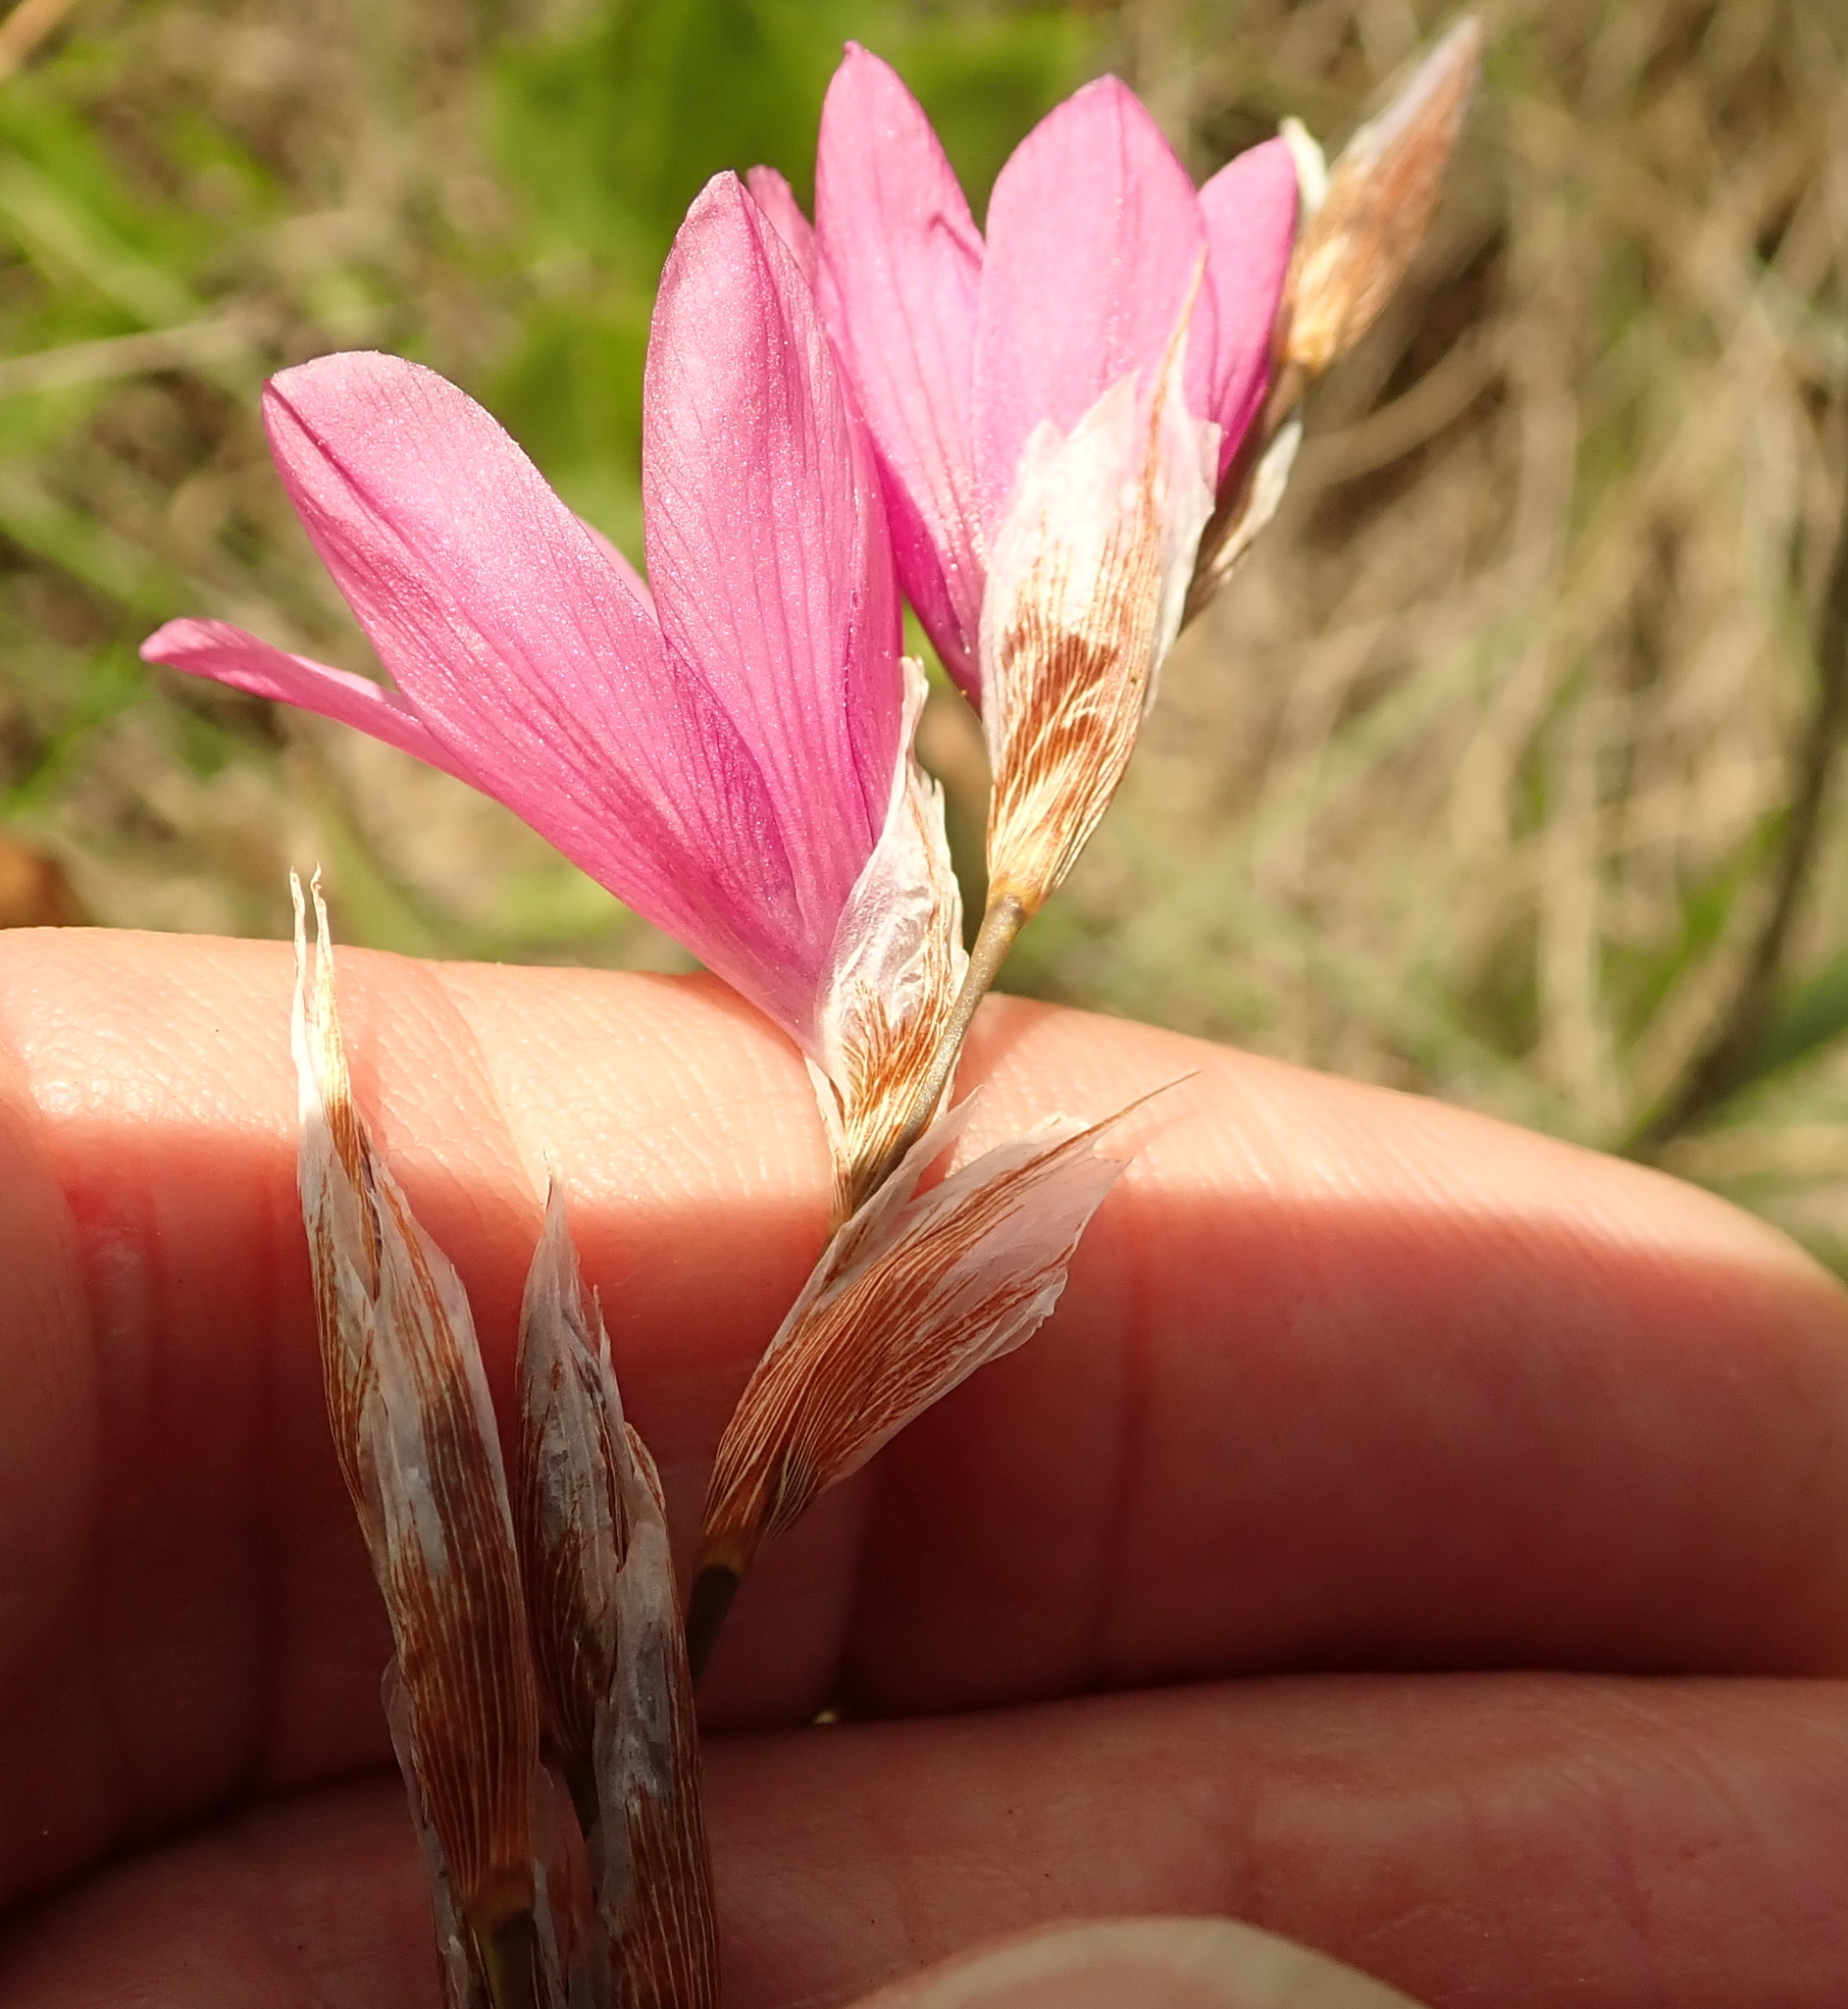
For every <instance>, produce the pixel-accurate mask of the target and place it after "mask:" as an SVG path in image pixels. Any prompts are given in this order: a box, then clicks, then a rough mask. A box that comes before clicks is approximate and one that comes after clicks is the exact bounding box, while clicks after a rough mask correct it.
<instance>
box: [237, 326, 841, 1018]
mask: <svg viewBox="0 0 1848 2009" xmlns="http://www.w3.org/2000/svg"><path fill="white" fill-rule="evenodd" d="M265 416H266V419H267V422H268V425H269V430H270V442H271V447H272V450H273V451H274V453H275V455H276V461H277V466H278V468H279V470H280V471H281V473H282V480H283V482H284V484H285V485H286V487H287V489H288V491H289V494H290V497H291V499H292V500H293V502H294V504H295V507H296V510H297V512H298V513H299V514H300V516H301V519H302V522H303V524H304V525H305V526H306V528H307V531H308V534H309V536H310V537H311V538H312V539H313V540H314V542H315V545H316V548H317V549H318V550H319V551H320V553H321V556H322V558H323V560H324V561H325V562H326V564H327V566H328V569H329V570H330V571H331V572H332V573H333V574H334V580H335V582H336V583H337V584H338V586H339V588H340V591H341V592H343V593H344V594H345V595H346V598H347V600H348V602H349V604H350V605H351V606H352V608H353V611H354V613H355V614H357V615H358V617H359V620H360V623H361V625H362V626H363V627H364V628H365V630H366V632H367V634H368V635H369V636H370V637H371V639H372V643H373V645H374V647H375V648H377V650H378V651H379V656H380V659H381V661H382V662H384V664H385V668H386V670H387V671H388V672H389V673H390V675H391V678H392V680H393V682H394V683H395V684H396V685H397V688H398V691H399V693H400V694H401V699H402V702H403V704H404V705H405V706H407V707H409V708H410V709H411V710H413V711H415V713H416V714H417V716H418V718H419V719H420V720H421V721H422V723H423V725H424V727H425V729H426V730H427V731H428V733H429V735H430V737H431V739H432V740H433V741H434V742H435V743H436V747H438V748H439V749H440V752H441V764H442V765H443V766H446V767H447V768H449V770H450V771H451V772H452V773H456V774H460V775H463V776H464V777H466V778H467V779H468V780H470V781H472V782H473V783H474V784H475V786H476V787H478V788H480V789H482V790H484V791H485V792H486V793H488V794H489V795H493V796H497V797H498V798H500V799H501V800H502V801H504V802H505V803H507V804H508V806H509V807H510V808H512V809H514V810H515V811H516V812H517V813H518V814H519V815H521V816H523V817H525V818H526V820H527V821H528V822H529V823H531V824H532V825H533V827H534V828H535V829H536V830H538V831H539V833H540V834H541V835H542V836H544V837H546V838H548V839H549V840H550V841H551V842H552V843H553V844H555V845H556V846H557V847H558V849H559V850H562V851H563V852H564V853H565V854H566V856H568V857H570V858H572V859H574V860H575V861H576V862H577V863H578V864H580V865H582V866H583V867H584V868H585V870H586V871H588V872H590V874H591V875H592V876H593V877H595V878H597V879H599V880H601V881H602V882H603V883H604V884H605V885H606V886H608V887H609V888H610V890H611V891H612V892H614V893H615V894H616V895H617V896H618V897H619V898H620V899H622V900H624V901H628V902H629V903H630V904H631V905H633V906H634V907H636V908H637V909H638V910H639V911H640V912H642V913H643V914H645V915H647V916H648V918H649V919H651V920H653V921H655V922H657V923H658V924H659V925H660V926H662V927H664V928H666V929H668V930H669V931H670V932H671V933H673V934H675V935H677V936H678V937H679V938H680V940H681V941H682V942H684V943H685V944H686V945H687V946H688V948H690V949H691V950H693V953H695V954H697V955H699V956H700V957H701V958H702V959H703V960H705V961H706V962H707V963H709V964H710V965H711V966H712V968H714V969H715V970H717V971H718V972H719V974H720V975H722V976H724V977H725V978H726V979H727V981H728V982H730V983H732V984H734V985H735V986H736V987H737V988H738V989H739V990H741V991H742V992H744V995H745V996H746V997H749V998H750V999H752V1000H753V1001H754V1002H755V1003H757V1004H759V1005H761V1006H762V1008H763V1009H764V1010H766V1011H767V1012H769V1013H770V1014H771V1015H772V1016H773V1017H775V1018H777V1019H779V1020H780V1021H781V1022H782V1023H783V1024H785V1025H786V1026H788V1027H789V1028H790V1029H791V1030H792V1031H793V1032H796V1033H797V1034H798V1036H803V1035H805V1033H806V1029H807V1026H808V1024H809V1021H810V1019H811V1018H812V1011H813V997H814V988H815V985H816V983H817V982H818V980H819V973H820V972H821V970H822V969H823V968H824V967H825V966H826V959H827V954H828V950H829V947H830V937H829V935H828V934H827V933H826V932H822V933H820V935H819V937H818V938H817V936H816V934H815V931H814V930H813V929H812V928H811V926H810V925H809V923H808V920H807V916H806V912H805V901H804V900H803V898H802V897H801V895H800V894H799V893H798V889H797V887H796V878H795V874H794V872H793V870H792V867H791V862H790V858H789V856H788V854H787V852H786V850H785V848H784V840H783V830H782V826H781V824H780V822H779V819H778V816H777V814H776V810H775V807H774V805H773V803H772V801H771V800H770V798H769V795H768V791H767V790H766V788H765V785H764V782H763V780H762V778H761V777H760V776H759V774H758V772H757V769H756V765H755V762H754V761H753V760H752V758H751V755H750V750H749V748H748V747H746V746H745V744H744V740H743V737H742V736H741V735H740V733H739V732H738V731H737V730H736V729H735V728H734V727H733V726H732V724H731V723H730V721H729V720H728V719H727V718H726V716H725V714H724V712H723V710H722V709H721V708H720V706H719V704H718V703H717V702H716V701H715V700H714V698H713V696H712V695H711V694H710V692H709V691H708V690H707V689H706V687H705V685H704V683H703V682H702V681H701V680H700V679H699V678H698V677H697V676H695V675H693V674H692V673H690V672H689V671H688V670H687V669H686V668H685V666H684V665H683V664H681V663H679V662H678V661H676V660H673V659H670V658H669V657H668V656H667V655H666V654H665V653H664V651H663V649H662V646H661V639H660V633H659V630H658V629H657V627H656V625H655V622H654V620H653V619H652V617H651V616H650V614H649V612H648V610H647V608H646V605H645V603H644V602H643V601H642V600H641V599H640V598H639V597H638V594H637V592H636V587H635V583H634V574H633V573H632V572H631V571H630V570H629V568H628V566H627V565H626V564H624V563H622V562H621V561H620V560H618V559H617V558H615V557H614V556H613V555H612V553H611V551H610V549H609V547H608V545H607V543H606V542H605V541H601V540H599V539H597V538H594V537H593V536H592V535H591V534H590V532H589V531H588V530H587V529H586V528H585V526H584V525H583V524H581V523H580V522H579V521H578V519H577V518H576V517H575V516H573V515H572V514H571V512H570V511H569V510H568V509H567V508H566V507H565V506H564V504H563V503H562V502H560V501H559V500H558V498H557V497H556V496H555V495H554V494H553V493H552V492H551V490H550V489H548V488H547V487H546V486H545V483H544V481H543V480H542V479H541V478H540V476H539V471H538V469H536V468H535V467H534V466H533V464H532V462H531V461H529V460H528V459H527V457H526V455H525V454H524V453H522V452H521V451H520V449H519V447H518V446H516V445H515V444H514V442H513V441H512V440H511V439H510V438H508V437H507V435H506V434H505V433H504V432H502V431H501V429H500V428H499V426H497V425H496V424H495V423H494V421H493V420H492V419H491V418H489V417H488V414H487V413H486V412H485V411H483V410H482V408H481V407H480V406H479V405H477V404H476V403H475V402H474V401H473V400H472V399H471V398H469V397H467V396H466V395H465V394H464V393H463V392H462V391H460V390H458V389H457V388H456V387H455V386H453V385H452V384H448V383H445V382H444V381H443V379H442V378H440V377H438V376H436V374H435V373H434V372H432V371H429V370H425V369H422V368H420V367H419V366H417V365H416V364H414V363H406V362H401V361H399V360H398V359H396V358H395V357H390V356H379V355H339V356H327V357H323V358H322V359H321V360H320V361H319V362H314V363H306V364H303V365H301V366H300V367H299V368H297V369H293V370H288V371H285V372H284V373H283V374H282V376H280V377H278V378H277V379H275V380H274V382H273V383H272V384H271V386H270V387H269V389H268V391H267V392H266V394H265ZM269 667H270V668H271V669H272V670H273V669H274V665H270V666H269ZM325 693H326V687H322V695H325ZM347 695H348V696H349V697H350V695H351V694H350V692H349V693H347ZM356 722H359V721H356ZM364 722H365V723H366V724H367V726H368V730H376V729H377V728H376V726H375V725H374V724H373V723H372V722H371V720H370V719H368V720H366V721H364Z"/></svg>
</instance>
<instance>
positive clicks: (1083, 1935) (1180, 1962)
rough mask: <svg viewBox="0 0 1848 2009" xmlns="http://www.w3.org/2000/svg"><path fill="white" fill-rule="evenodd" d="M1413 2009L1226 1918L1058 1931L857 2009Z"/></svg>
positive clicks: (951, 1967)
mask: <svg viewBox="0 0 1848 2009" xmlns="http://www.w3.org/2000/svg"><path fill="white" fill-rule="evenodd" d="M1130 2002H1133V2003H1135V2004H1136V2005H1137V2009H1416V2005H1415V2004H1413V2003H1412V1998H1411V1997H1410V1996H1408V1995H1402V1994H1400V1993H1399V1992H1398V1990H1397V1989H1396V1988H1389V1987H1386V1986H1385V1985H1384V1984H1383V1983H1379V1982H1376V1981H1372V1980H1369V1979H1368V1977H1367V1976H1365V1975H1363V1974H1360V1973H1357V1972H1356V1971H1355V1969H1353V1968H1351V1967H1343V1966H1342V1965H1341V1964H1340V1963H1339V1962H1338V1961H1333V1960H1329V1959H1326V1958H1325V1957H1324V1956H1323V1955H1321V1954H1318V1953H1311V1952H1310V1951H1309V1949H1308V1948H1307V1947H1303V1946H1298V1945H1296V1944H1294V1943H1293V1942H1292V1941H1290V1940H1288V1939H1279V1938H1277V1937H1276V1936H1275V1935H1274V1934H1273V1933H1270V1932H1258V1930H1257V1929H1256V1928H1255V1927H1252V1926H1246V1925H1240V1924H1239V1923H1237V1922H1236V1921H1235V1920H1232V1919H1106V1920H1098V1921H1093V1922H1090V1923H1087V1924H1084V1925H1076V1926H1054V1927H1052V1928H1051V1929H1048V1930H1042V1931H1039V1932H1030V1933H1027V1934H1026V1935H1024V1936H1022V1937H1016V1938H1011V1939H1008V1940H1005V1941H1003V1942H1001V1944H999V1945H995V1946H991V1947H988V1948H986V1949H984V1950H982V1951H979V1952H977V1953H975V1954H974V1955H963V1956H960V1957H958V1958H957V1959H955V1960H953V1961H950V1962H949V1963H948V1964H946V1965H945V1966H943V1967H939V1968H935V1969H933V1970H931V1971H930V1972H929V1973H927V1974H923V1975H916V1976H912V1977H910V1978H908V1979H907V1980H905V1981H902V1982H899V1983H896V1984H895V1985H894V1986H892V1987H889V1988H883V1989H881V1990H880V1992H879V1993H878V1994H876V1995H872V1996H868V1997H866V1998H865V2000H864V2002H863V2003H862V2009H1122V2005H1123V2004H1125V2003H1130Z"/></svg>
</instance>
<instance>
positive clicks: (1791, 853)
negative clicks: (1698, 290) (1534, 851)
mask: <svg viewBox="0 0 1848 2009" xmlns="http://www.w3.org/2000/svg"><path fill="white" fill-rule="evenodd" d="M1842 416H1843V427H1842V431H1843V435H1844V439H1845V440H1848V399H1844V402H1843V407H1842ZM1845 734H1848V472H1845V473H1844V476H1843V483H1842V506H1841V521H1840V526H1839V528H1838V529H1837V531H1836V536H1835V551H1834V556H1833V558H1832V559H1831V560H1830V563H1829V572H1828V583H1827V585H1826V586H1825V587H1824V589H1823V592H1822V608H1821V611H1820V613H1819V615H1818V619H1817V628H1816V696H1815V702H1814V703H1813V705H1812V707H1811V711H1810V716H1809V719H1808V721H1807V723H1806V725H1805V727H1804V732H1803V738H1802V740H1801V741H1800V743H1799V744H1798V747H1797V750H1796V756H1795V760H1794V762H1793V766H1794V768H1795V775H1794V779H1793V782H1792V786H1791V792H1790V809H1789V813H1788V814H1787V815H1786V817H1785V819H1784V827H1783V831H1782V834H1781V841H1780V843H1779V846H1778V852H1777V858H1776V863H1775V866H1774V870H1773V878H1772V891H1771V903H1770V906H1769V907H1768V909H1767V911H1766V914H1765V919H1764V922H1763V924H1762V925H1761V927H1760V929H1759V933H1758V939H1757V941H1755V942H1754V943H1753V945H1752V952H1751V953H1750V955H1748V956H1747V958H1746V963H1745V969H1744V971H1743V973H1742V974H1741V976H1740V978H1739V985H1738V989H1737V990H1736V991H1735V992H1734V994H1733V998H1732V1002H1731V1004H1729V1005H1728V1006H1727V1007H1726V1009H1725V1010H1724V1012H1722V1013H1721V1014H1720V1023H1719V1026H1718V1028H1717V1029H1716V1031H1715V1032H1714V1034H1713V1036H1712V1038H1711V1039H1710V1040H1709V1041H1708V1043H1707V1045H1706V1046H1705V1047H1704V1048H1702V1050H1701V1051H1700V1052H1699V1053H1698V1054H1697V1055H1696V1056H1695V1057H1694V1059H1693V1060H1692V1061H1691V1062H1690V1063H1689V1065H1688V1068H1687V1071H1686V1072H1685V1073H1684V1074H1683V1075H1682V1077H1681V1079H1680V1081H1679V1082H1678V1083H1677V1084H1676V1085H1675V1087H1674V1088H1673V1089H1671V1090H1670V1092H1669V1093H1668V1096H1666V1097H1665V1098H1664V1100H1663V1101H1662V1102H1661V1103H1659V1104H1658V1105H1657V1107H1656V1108H1655V1109H1654V1110H1652V1111H1651V1112H1650V1114H1649V1115H1648V1116H1647V1117H1645V1119H1644V1120H1643V1121H1642V1122H1641V1123H1640V1124H1639V1125H1638V1126H1637V1128H1636V1129H1635V1131H1634V1132H1633V1133H1632V1134H1631V1136H1630V1138H1629V1139H1628V1141H1627V1142H1626V1143H1625V1144H1624V1146H1623V1155H1624V1156H1625V1157H1626V1158H1637V1159H1653V1158H1656V1157H1658V1156H1659V1155H1660V1154H1661V1151H1662V1149H1663V1147H1664V1146H1665V1145H1666V1144H1668V1142H1669V1141H1670V1140H1671V1139H1673V1138H1675V1137H1678V1136H1679V1135H1680V1134H1681V1133H1682V1132H1683V1131H1684V1130H1687V1129H1689V1128H1690V1127H1691V1126H1692V1125H1694V1124H1695V1123H1697V1122H1699V1121H1700V1119H1701V1118H1702V1117H1703V1116H1705V1115H1707V1114H1708V1113H1710V1112H1711V1111H1712V1110H1714V1109H1716V1108H1719V1107H1720V1105H1721V1104H1722V1103H1723V1102H1725V1101H1726V1100H1727V1098H1728V1097H1729V1096H1731V1095H1732V1094H1733V1093H1734V1092H1735V1091H1736V1090H1737V1089H1739V1088H1740V1087H1741V1086H1743V1084H1744V1081H1745V1079H1746V1073H1747V1063H1748V1061H1749V1059H1750V1057H1751V1054H1752V1050H1753V1048H1754V1046H1755V1045H1756V1044H1757V1041H1758V1038H1759V1035H1760V1034H1761V1033H1762V1032H1763V1031H1764V1028H1765V1023H1766V1020H1767V1018H1768V1017H1769V1016H1770V1013H1771V1004H1772V1002H1773V999H1774V996H1775V993H1776V990H1777V981H1778V977H1779V975H1780V974H1781V972H1782V967H1783V960H1784V954H1785V952H1786V950H1787V949H1788V947H1789V944H1790V934H1791V930H1792V928H1793V927H1794V926H1795V923H1796V919H1797V916H1798V914H1799V912H1800V911H1801V909H1802V903H1803V896H1804V894H1805V893H1806V892H1807V891H1808V890H1809V877H1810V865H1811V863H1812V861H1813V859H1814V857H1815V855H1816V847H1817V843H1818V840H1819V839H1820V838H1821V836H1822V810H1823V807H1824V805H1825V804H1826V802H1827V800H1828V795H1829V788H1830V785H1831V783H1832V782H1833V780H1834V777H1835V771H1836V767H1837V765H1838V763H1839V760H1840V755H1841V749H1842V742H1843V738H1844V735H1845Z"/></svg>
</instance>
